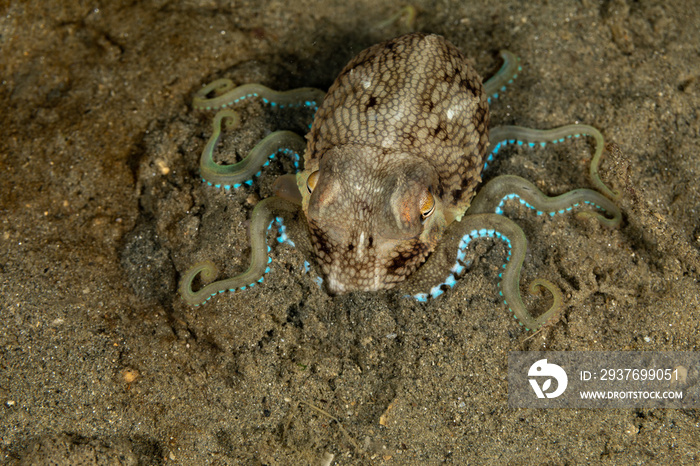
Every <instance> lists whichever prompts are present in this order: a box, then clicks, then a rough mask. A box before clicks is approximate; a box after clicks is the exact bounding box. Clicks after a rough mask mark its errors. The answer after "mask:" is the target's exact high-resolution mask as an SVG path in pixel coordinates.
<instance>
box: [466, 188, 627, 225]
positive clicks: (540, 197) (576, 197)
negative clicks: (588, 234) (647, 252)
mask: <svg viewBox="0 0 700 466" xmlns="http://www.w3.org/2000/svg"><path fill="white" fill-rule="evenodd" d="M514 198H518V199H519V200H520V203H521V204H523V205H525V206H526V207H529V208H531V209H533V210H535V211H536V212H537V215H543V214H548V215H554V214H557V213H565V212H569V211H571V210H573V208H575V207H578V206H580V205H582V204H586V205H590V206H592V207H594V208H596V209H597V210H600V211H603V212H605V213H606V214H608V215H610V216H611V217H610V218H608V217H606V216H605V215H603V214H600V213H598V212H578V213H577V215H578V216H581V217H585V216H594V217H596V218H597V219H598V221H599V222H600V223H601V224H603V225H605V226H606V227H609V228H615V227H617V226H618V225H620V222H621V221H622V213H621V212H620V209H618V207H617V206H616V205H615V204H614V203H613V202H612V201H610V200H609V199H608V198H607V197H605V196H603V195H602V194H600V193H599V192H597V191H593V190H592V189H574V190H573V191H569V192H567V193H564V194H561V195H559V196H554V197H549V196H547V195H545V194H544V193H543V192H542V191H540V190H539V189H538V188H537V187H536V186H535V185H534V184H532V183H530V182H529V181H527V180H526V179H524V178H521V177H519V176H514V175H502V176H498V177H496V178H494V179H493V180H491V181H489V182H488V183H487V184H486V185H485V186H484V187H482V188H481V190H480V191H479V194H477V196H476V197H475V198H474V200H473V201H472V204H471V206H470V207H469V210H468V211H467V214H468V215H472V214H481V213H497V214H502V213H503V208H502V206H503V203H504V202H505V201H507V200H508V199H514Z"/></svg>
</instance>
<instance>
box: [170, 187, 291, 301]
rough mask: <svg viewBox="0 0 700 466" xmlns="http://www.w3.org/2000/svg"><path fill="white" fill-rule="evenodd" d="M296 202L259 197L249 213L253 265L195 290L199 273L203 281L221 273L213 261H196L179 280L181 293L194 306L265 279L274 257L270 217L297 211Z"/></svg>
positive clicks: (251, 263)
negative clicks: (269, 240)
mask: <svg viewBox="0 0 700 466" xmlns="http://www.w3.org/2000/svg"><path fill="white" fill-rule="evenodd" d="M297 208H298V207H297V206H296V205H294V204H292V203H291V202H288V201H285V200H282V199H280V198H278V197H268V198H267V199H265V200H263V201H260V202H259V203H258V204H257V205H256V206H255V209H253V213H252V215H251V217H250V246H251V256H250V266H249V267H248V269H247V270H246V271H245V272H243V273H242V274H240V275H237V276H235V277H232V278H227V279H224V280H219V281H216V282H213V283H209V284H208V285H205V286H203V287H202V288H201V289H200V290H199V291H193V290H192V282H193V281H194V279H195V278H196V277H197V275H198V274H200V273H201V274H202V275H201V278H202V280H203V281H205V282H206V281H210V280H212V279H214V278H215V277H216V275H217V273H218V270H217V269H216V266H215V265H214V263H213V262H211V261H204V262H200V263H197V264H195V265H194V266H192V267H191V268H190V269H189V270H187V271H186V272H185V273H184V274H183V276H182V280H181V282H180V295H181V296H182V299H183V300H184V301H185V302H186V303H187V304H190V305H192V306H198V305H200V304H204V303H205V302H206V301H208V300H209V299H211V298H212V297H213V296H216V295H217V294H219V293H223V292H224V291H231V292H235V291H237V290H244V289H245V288H247V287H252V286H254V285H255V284H256V283H260V282H262V279H263V275H264V274H265V273H267V272H268V271H269V270H270V269H269V266H268V264H269V263H270V261H271V259H270V258H269V256H268V254H267V253H268V251H269V247H268V246H267V241H266V235H265V233H266V232H267V230H268V228H269V226H270V223H271V221H272V220H273V219H274V217H275V215H276V214H277V213H279V212H296V210H297Z"/></svg>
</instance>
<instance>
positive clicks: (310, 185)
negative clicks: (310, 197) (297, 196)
mask: <svg viewBox="0 0 700 466" xmlns="http://www.w3.org/2000/svg"><path fill="white" fill-rule="evenodd" d="M316 183H318V170H316V171H315V172H313V173H312V174H310V175H309V177H308V178H307V179H306V190H307V191H309V194H311V193H312V192H313V191H314V188H315V187H316Z"/></svg>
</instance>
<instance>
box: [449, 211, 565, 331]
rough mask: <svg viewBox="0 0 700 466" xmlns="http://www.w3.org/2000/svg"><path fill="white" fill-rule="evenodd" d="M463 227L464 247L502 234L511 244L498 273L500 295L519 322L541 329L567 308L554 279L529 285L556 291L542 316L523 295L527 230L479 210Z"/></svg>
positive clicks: (505, 240)
mask: <svg viewBox="0 0 700 466" xmlns="http://www.w3.org/2000/svg"><path fill="white" fill-rule="evenodd" d="M461 223H462V224H463V226H462V228H464V230H463V231H467V232H468V233H466V234H465V235H464V236H463V237H462V240H461V242H460V250H462V251H463V250H464V249H465V248H466V247H467V245H468V244H469V242H470V241H471V240H473V239H476V238H483V237H495V238H500V239H501V240H503V241H504V242H505V243H506V244H507V245H508V258H507V261H506V263H505V264H504V265H503V270H502V271H501V272H500V273H499V274H498V276H499V278H500V281H499V283H498V288H499V292H498V294H499V296H501V298H502V299H503V303H504V304H505V305H506V306H507V307H508V309H510V311H511V312H512V313H513V316H514V317H515V318H516V319H517V320H518V323H519V324H520V325H522V326H524V327H525V328H526V329H527V330H537V329H539V328H540V327H541V326H542V325H544V324H545V323H546V322H547V321H548V320H550V319H552V318H554V317H555V316H556V315H557V314H558V313H559V312H560V311H561V310H562V308H563V302H564V299H563V297H562V294H561V291H560V290H559V288H558V287H557V286H556V285H555V284H553V283H552V282H550V281H548V280H544V279H536V280H534V281H533V282H532V284H531V285H530V287H529V291H530V293H533V294H534V292H535V291H536V289H538V288H545V289H547V291H549V292H550V293H551V294H552V299H553V302H552V305H551V307H550V308H549V309H548V310H547V311H545V312H544V313H542V314H541V315H540V316H538V317H534V316H533V315H532V314H531V313H530V311H528V310H527V308H526V307H525V304H524V303H523V300H522V298H521V297H520V270H521V269H522V266H523V261H524V260H525V251H526V250H527V239H526V238H525V233H523V230H522V229H521V228H520V227H519V226H518V225H517V224H516V223H515V222H513V221H512V220H510V219H508V218H506V217H503V216H502V215H497V214H476V215H470V216H468V217H465V218H463V219H462V222H461Z"/></svg>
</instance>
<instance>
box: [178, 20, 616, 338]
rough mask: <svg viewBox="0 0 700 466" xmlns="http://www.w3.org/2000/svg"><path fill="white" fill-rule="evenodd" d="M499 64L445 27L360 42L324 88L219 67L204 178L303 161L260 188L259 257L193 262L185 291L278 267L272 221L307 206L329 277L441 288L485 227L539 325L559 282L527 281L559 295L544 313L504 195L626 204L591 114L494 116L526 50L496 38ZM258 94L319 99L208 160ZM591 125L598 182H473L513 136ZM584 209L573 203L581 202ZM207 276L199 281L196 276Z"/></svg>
mask: <svg viewBox="0 0 700 466" xmlns="http://www.w3.org/2000/svg"><path fill="white" fill-rule="evenodd" d="M501 57H502V58H503V61H504V63H503V66H502V67H501V69H500V70H499V71H498V72H497V73H496V74H495V75H494V76H493V77H492V78H490V79H489V80H487V81H486V82H485V83H483V82H482V79H481V77H480V76H479V75H478V74H477V72H476V71H475V70H474V68H473V67H472V66H471V65H470V64H469V62H468V61H467V59H466V58H465V56H464V55H463V54H462V53H461V52H460V51H459V50H458V49H457V48H456V47H455V46H454V45H452V44H451V43H450V42H448V41H447V40H446V39H444V38H443V37H441V36H438V35H432V34H423V33H413V34H408V35H405V36H401V37H398V38H395V39H392V40H389V41H386V42H383V43H380V44H377V45H374V46H372V47H369V48H368V49H366V50H364V51H362V52H361V53H360V54H359V55H357V56H356V57H355V58H354V59H352V60H351V61H350V63H348V64H347V65H346V66H345V68H344V69H343V70H342V71H341V72H340V75H339V76H338V77H337V79H336V80H335V82H334V83H333V85H332V86H331V87H330V89H329V90H328V93H327V94H324V93H323V92H322V91H320V90H318V89H313V88H300V89H294V90H291V91H286V92H277V91H274V90H272V89H269V88H267V87H265V86H262V85H260V84H245V85H241V86H238V87H235V86H234V85H233V83H232V82H231V81H230V80H227V79H219V80H216V81H214V82H212V83H211V84H209V85H207V86H204V87H203V88H202V89H200V90H199V91H198V92H197V93H196V94H195V97H194V102H193V106H194V107H195V108H198V109H203V110H218V113H217V114H216V116H215V117H214V120H213V132H212V135H211V138H210V139H209V141H208V143H207V144H206V147H205V148H204V150H203V152H202V155H201V159H200V172H201V176H202V179H203V180H204V181H205V182H206V183H207V184H209V185H211V186H215V187H218V188H224V189H226V190H229V189H232V188H233V189H236V188H239V187H240V186H241V185H243V184H247V185H250V184H251V183H252V179H253V178H254V177H255V176H256V175H259V174H260V170H261V168H262V167H263V166H265V165H267V164H269V163H270V160H271V159H273V158H275V157H278V156H282V155H285V154H286V155H289V156H291V157H293V159H294V164H295V166H297V167H298V166H299V163H300V161H301V156H300V154H303V169H301V170H299V171H298V173H297V174H296V175H283V176H281V177H280V178H279V179H278V180H277V182H276V185H275V195H274V196H271V197H268V198H266V199H264V200H262V201H261V202H259V203H258V204H257V205H256V207H255V208H254V210H253V212H252V215H251V221H250V239H251V259H250V266H249V267H248V269H247V270H246V271H245V272H244V273H242V274H240V275H238V276H236V277H233V278H228V279H222V280H218V281H213V282H212V280H214V279H215V278H216V277H217V275H218V271H217V268H216V267H215V265H214V264H213V262H211V261H204V262H201V263H198V264H195V265H194V266H192V267H191V268H190V269H189V270H187V271H186V272H185V273H184V274H183V276H182V280H181V285H180V293H181V295H182V298H183V299H184V301H185V302H186V303H188V304H191V305H199V304H203V303H205V302H207V301H208V300H209V299H211V298H212V297H214V296H216V295H217V294H219V293H223V292H225V291H230V292H236V291H242V290H245V289H247V288H250V287H252V286H254V285H255V284H256V283H261V282H262V281H263V277H264V275H265V273H267V272H268V271H269V270H270V262H271V258H270V257H269V255H268V252H269V251H270V247H269V246H268V245H267V240H266V233H267V231H268V230H270V229H271V228H272V226H273V225H275V224H277V225H282V226H281V227H280V228H279V231H280V232H279V235H280V237H279V238H278V240H280V241H283V240H286V233H285V231H284V226H283V223H282V219H283V217H284V216H285V215H287V214H289V213H294V212H298V211H299V209H301V212H303V217H304V218H305V219H306V224H307V225H308V233H309V237H310V240H311V241H310V242H311V245H312V250H313V255H314V256H315V258H316V262H317V266H318V270H320V272H321V275H322V277H323V282H324V283H325V287H326V289H327V291H328V292H329V293H331V294H342V293H347V292H352V291H377V290H388V289H392V288H395V287H400V286H402V285H403V284H404V283H406V282H407V279H409V277H411V278H413V277H418V278H417V279H416V281H414V282H415V283H421V284H428V286H429V288H427V287H426V288H425V289H424V290H423V291H418V292H415V290H413V291H411V293H410V296H413V297H414V298H415V299H417V300H418V301H426V300H428V299H431V298H436V297H438V296H439V295H441V294H442V293H443V292H444V291H445V290H447V289H449V288H451V287H453V286H454V285H455V283H456V282H457V280H458V279H460V278H461V277H462V276H464V275H465V274H464V269H465V254H466V250H467V248H468V247H469V244H470V243H471V242H472V241H473V240H475V239H478V238H494V239H499V240H501V241H503V242H504V243H505V244H506V246H507V258H506V263H505V264H504V265H503V268H502V270H501V273H499V275H498V276H499V283H498V295H499V298H500V299H501V300H502V301H503V303H504V305H505V306H506V307H508V309H510V311H511V312H512V315H513V317H514V318H515V319H516V320H517V322H518V323H519V324H520V325H522V326H524V327H525V328H527V329H528V330H537V329H539V328H540V327H541V326H542V325H543V324H545V323H546V322H548V321H549V320H551V319H553V318H554V317H555V316H557V315H558V313H559V312H560V311H561V309H562V308H563V297H562V293H561V291H560V290H559V288H558V287H557V286H556V285H555V284H554V283H552V282H550V281H548V280H545V279H535V280H533V281H532V283H531V285H530V292H532V293H534V292H535V291H536V290H538V289H540V290H541V289H544V290H547V291H548V292H549V293H550V294H551V296H552V304H551V306H550V307H549V308H548V309H547V310H546V311H545V312H543V313H541V314H540V315H538V316H535V315H533V313H531V312H530V311H529V310H528V309H527V308H526V307H525V305H524V303H523V300H522V297H521V294H520V271H521V268H522V264H523V261H524V257H525V250H526V248H527V240H526V238H525V234H524V233H523V230H522V229H521V228H520V227H519V226H518V225H517V224H516V223H515V222H514V221H512V220H510V219H509V218H507V217H505V216H504V211H503V205H504V203H505V202H507V201H509V200H511V199H516V200H518V201H519V202H520V203H521V204H522V205H525V206H527V207H528V208H531V209H533V210H534V211H536V213H537V215H555V214H556V213H565V212H569V211H572V210H573V209H576V208H577V207H579V206H585V207H587V209H584V211H580V212H578V213H577V215H579V216H589V217H595V218H597V219H598V221H599V222H600V223H601V224H602V225H604V226H606V227H615V226H617V225H619V223H620V220H621V213H620V211H619V209H618V208H617V207H616V205H615V204H614V202H613V201H612V200H615V199H617V197H618V196H619V194H618V193H617V192H614V191H612V190H611V189H610V188H608V187H607V186H606V185H605V184H604V183H603V182H602V181H601V179H600V176H599V175H598V166H599V163H600V159H601V156H602V152H603V147H604V141H603V137H602V135H601V133H600V132H599V131H598V130H597V129H595V128H593V127H591V126H587V125H581V124H576V125H567V126H561V127H558V128H554V129H549V130H535V129H530V128H524V127H519V126H499V127H496V128H493V129H491V130H489V104H490V100H491V99H495V98H497V97H498V94H499V93H500V92H502V91H503V90H504V89H505V87H506V86H507V85H508V84H509V83H511V82H512V81H513V79H515V78H516V77H517V73H518V72H519V71H520V66H519V64H518V59H517V58H516V57H515V56H514V55H513V54H512V53H510V52H507V51H502V52H501ZM252 98H258V99H262V101H263V102H264V103H265V104H268V105H270V106H271V107H273V108H287V107H306V108H311V109H312V110H313V111H314V112H315V117H314V119H313V123H312V125H311V126H310V131H309V133H308V134H307V136H306V141H304V139H303V138H302V137H301V136H299V135H297V134H296V133H294V132H290V131H278V132H274V133H272V134H270V135H268V136H267V137H265V138H264V139H263V140H262V141H261V142H260V143H259V144H258V145H257V146H255V147H254V148H253V149H252V150H251V151H250V153H249V154H248V155H247V156H246V157H245V158H244V159H242V160H241V161H240V162H238V163H235V164H230V165H224V164H219V163H217V162H216V161H215V160H214V150H215V148H216V146H217V144H218V141H219V139H220V137H221V132H222V126H223V125H224V124H226V125H227V126H228V127H229V128H235V127H236V125H237V124H238V115H237V113H236V112H235V111H234V110H232V109H231V108H230V107H231V106H234V105H236V104H239V103H241V102H243V101H245V100H248V99H252ZM583 136H589V137H592V138H594V139H595V143H596V145H595V153H594V156H593V157H592V161H591V164H590V179H591V182H592V183H593V185H594V186H595V187H596V188H597V190H593V189H575V190H573V191H570V192H567V193H565V194H562V195H559V196H555V197H549V196H547V195H545V194H544V193H543V192H541V191H540V190H539V189H538V188H537V187H536V186H535V185H533V184H532V183H530V182H529V181H527V180H525V179H523V178H521V177H517V176H512V175H502V176H498V177H495V178H494V179H492V180H491V181H489V182H488V183H487V184H486V185H484V186H483V187H481V189H478V188H479V185H480V184H481V181H482V178H481V175H482V172H483V171H484V169H485V168H486V167H487V166H488V163H489V162H490V161H492V159H493V157H494V156H495V155H496V154H497V153H498V152H499V150H500V149H501V148H502V147H504V146H505V145H508V144H518V145H529V146H539V145H542V146H544V145H545V144H547V143H561V142H564V141H566V140H568V139H572V138H580V137H583ZM578 210H579V209H577V211H578ZM448 229H449V231H450V232H456V233H451V235H452V236H454V235H455V234H456V235H458V237H459V245H458V247H457V250H456V252H455V254H454V255H453V256H451V258H450V260H453V261H454V265H453V266H452V267H451V268H450V269H449V270H445V269H444V268H442V269H440V268H439V267H435V266H434V265H433V263H432V261H431V260H430V259H431V255H432V253H433V252H434V251H435V249H436V247H437V246H438V245H439V244H440V243H441V241H443V239H444V238H445V236H446V232H448ZM198 276H199V277H200V280H201V282H202V283H205V284H204V285H203V286H201V287H200V288H199V289H198V290H197V291H194V290H193V282H194V281H195V279H196V277H198Z"/></svg>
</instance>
